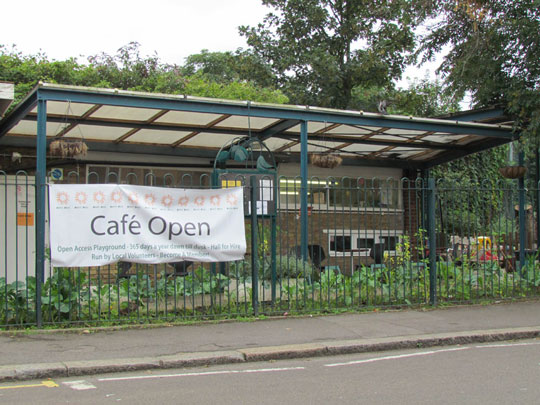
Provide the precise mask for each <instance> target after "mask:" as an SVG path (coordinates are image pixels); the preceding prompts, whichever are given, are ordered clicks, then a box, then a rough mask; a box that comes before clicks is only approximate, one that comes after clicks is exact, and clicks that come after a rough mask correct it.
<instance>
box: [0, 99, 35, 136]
mask: <svg viewBox="0 0 540 405" xmlns="http://www.w3.org/2000/svg"><path fill="white" fill-rule="evenodd" d="M36 105H37V97H36V93H32V94H31V95H30V96H29V97H27V98H26V99H25V100H24V101H23V102H22V103H21V104H19V105H18V106H17V108H16V109H15V110H14V111H12V112H11V114H10V115H8V116H7V117H5V118H4V120H3V122H2V126H1V127H0V140H1V139H2V137H3V136H4V135H6V134H7V133H8V132H9V130H10V129H11V128H13V127H14V126H15V125H17V124H18V122H19V121H20V120H22V119H23V118H24V117H25V116H26V115H27V114H28V113H29V112H30V111H31V110H32V109H34V108H35V106H36ZM35 120H36V121H37V116H36V117H35Z"/></svg>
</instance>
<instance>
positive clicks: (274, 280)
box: [270, 176, 277, 306]
mask: <svg viewBox="0 0 540 405" xmlns="http://www.w3.org/2000/svg"><path fill="white" fill-rule="evenodd" d="M275 184H276V179H275V176H274V189H275V188H276V187H277V186H276V185H275ZM275 201H276V198H275V194H274V202H275ZM276 215H277V212H273V213H272V220H271V222H272V223H271V226H272V230H271V231H272V245H271V247H270V249H271V251H270V254H271V261H272V306H274V305H275V303H276V283H277V274H276V273H277V269H276V260H277V257H276V239H277V235H276Z"/></svg>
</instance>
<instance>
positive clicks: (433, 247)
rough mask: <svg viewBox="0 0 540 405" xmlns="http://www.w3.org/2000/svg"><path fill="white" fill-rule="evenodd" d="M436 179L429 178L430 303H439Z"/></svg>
mask: <svg viewBox="0 0 540 405" xmlns="http://www.w3.org/2000/svg"><path fill="white" fill-rule="evenodd" d="M436 198H437V196H436V189H435V179H434V178H431V177H430V178H429V179H428V201H427V205H428V206H427V208H428V218H427V219H428V221H427V222H428V223H427V225H428V240H429V303H430V304H431V305H437V237H436V230H435V228H436V222H435V221H436V215H435V206H436Z"/></svg>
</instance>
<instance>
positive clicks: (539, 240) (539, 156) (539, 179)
mask: <svg viewBox="0 0 540 405" xmlns="http://www.w3.org/2000/svg"><path fill="white" fill-rule="evenodd" d="M535 187H536V249H537V250H538V249H540V148H539V149H537V150H536V184H535Z"/></svg>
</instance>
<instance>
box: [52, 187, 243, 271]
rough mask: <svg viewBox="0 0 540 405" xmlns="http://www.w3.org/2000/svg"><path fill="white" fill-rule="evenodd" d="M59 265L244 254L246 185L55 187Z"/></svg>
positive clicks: (229, 257)
mask: <svg viewBox="0 0 540 405" xmlns="http://www.w3.org/2000/svg"><path fill="white" fill-rule="evenodd" d="M49 206H50V239H51V262H52V265H53V266H72V267H75V266H103V265H106V264H111V263H114V262H117V261H119V260H122V261H127V262H134V263H168V262H177V261H184V260H191V261H200V262H226V261H232V260H242V259H243V258H244V254H245V252H246V236H245V231H244V203H243V190H242V188H241V187H235V188H226V189H209V190H199V189H178V188H160V187H143V186H131V185H125V184H121V185H116V184H95V185H94V184H69V185H66V184H53V185H50V186H49Z"/></svg>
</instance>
